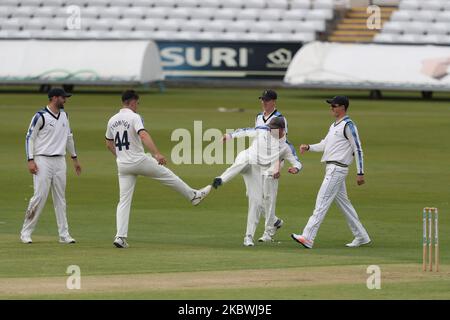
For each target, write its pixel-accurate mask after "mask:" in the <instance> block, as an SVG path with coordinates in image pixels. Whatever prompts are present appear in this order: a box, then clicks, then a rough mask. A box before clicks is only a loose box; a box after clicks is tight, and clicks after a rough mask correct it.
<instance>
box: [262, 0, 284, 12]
mask: <svg viewBox="0 0 450 320" xmlns="http://www.w3.org/2000/svg"><path fill="white" fill-rule="evenodd" d="M267 7H268V8H275V9H284V10H286V9H287V8H288V2H287V1H286V0H272V1H267ZM269 12H270V11H269Z"/></svg>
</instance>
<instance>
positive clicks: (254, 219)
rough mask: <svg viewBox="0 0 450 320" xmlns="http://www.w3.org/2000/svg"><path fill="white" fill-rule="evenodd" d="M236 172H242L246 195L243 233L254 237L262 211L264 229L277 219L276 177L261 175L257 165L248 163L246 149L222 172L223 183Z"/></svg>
mask: <svg viewBox="0 0 450 320" xmlns="http://www.w3.org/2000/svg"><path fill="white" fill-rule="evenodd" d="M238 174H242V177H243V178H244V182H245V187H246V189H247V197H248V215H247V230H246V233H245V234H246V235H250V236H252V237H254V235H255V231H256V228H257V226H258V223H259V219H260V217H261V215H262V214H263V213H264V217H265V230H266V231H269V230H271V228H273V227H274V223H275V222H276V221H277V220H278V218H277V217H276V216H275V206H276V201H277V193H278V179H274V178H273V177H272V176H267V175H263V174H262V172H261V167H260V166H259V165H256V164H249V157H248V150H244V151H241V152H240V153H239V154H238V155H237V157H236V159H235V161H234V163H233V164H232V165H231V166H230V167H228V168H227V170H225V171H224V172H223V173H222V175H221V176H220V178H221V179H222V182H223V183H227V182H228V181H230V180H231V179H233V178H234V177H235V176H236V175H238Z"/></svg>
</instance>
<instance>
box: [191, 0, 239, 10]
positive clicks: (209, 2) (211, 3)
mask: <svg viewBox="0 0 450 320" xmlns="http://www.w3.org/2000/svg"><path fill="white" fill-rule="evenodd" d="M222 2H223V1H221V0H201V1H200V3H199V4H200V8H212V9H214V8H218V7H219V6H221V5H222ZM226 2H228V1H226ZM230 8H233V7H230Z"/></svg>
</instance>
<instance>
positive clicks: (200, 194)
mask: <svg viewBox="0 0 450 320" xmlns="http://www.w3.org/2000/svg"><path fill="white" fill-rule="evenodd" d="M210 192H211V186H210V185H207V186H206V187H204V188H203V189H200V190H196V191H195V196H194V198H192V200H191V203H192V204H193V205H194V206H196V205H198V204H199V203H200V202H201V201H202V200H203V199H205V198H206V196H207V195H208V194H209V193H210Z"/></svg>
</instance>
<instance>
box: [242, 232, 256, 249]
mask: <svg viewBox="0 0 450 320" xmlns="http://www.w3.org/2000/svg"><path fill="white" fill-rule="evenodd" d="M254 245H255V243H254V242H253V237H252V236H250V235H247V236H245V238H244V246H246V247H253V246H254Z"/></svg>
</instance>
